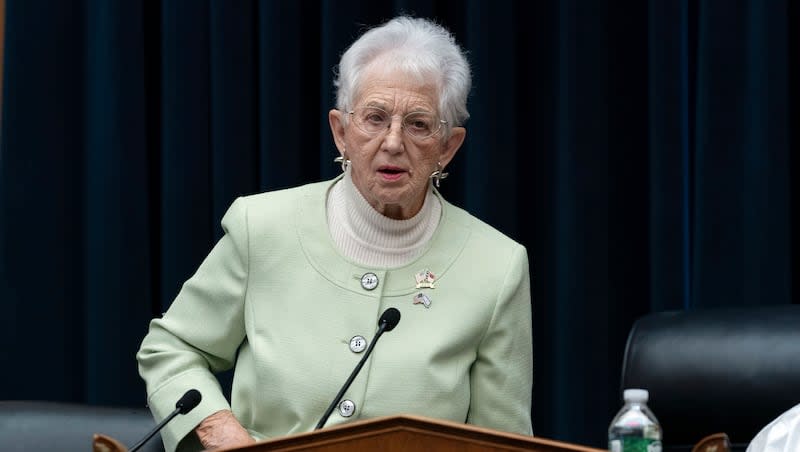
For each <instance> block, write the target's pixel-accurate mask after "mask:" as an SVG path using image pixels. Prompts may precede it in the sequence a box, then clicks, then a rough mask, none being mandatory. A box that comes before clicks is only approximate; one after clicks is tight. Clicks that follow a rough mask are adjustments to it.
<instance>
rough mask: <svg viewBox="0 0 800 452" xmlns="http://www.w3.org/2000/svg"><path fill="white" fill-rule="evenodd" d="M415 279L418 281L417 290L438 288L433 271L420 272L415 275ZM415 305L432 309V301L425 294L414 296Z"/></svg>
mask: <svg viewBox="0 0 800 452" xmlns="http://www.w3.org/2000/svg"><path fill="white" fill-rule="evenodd" d="M414 279H415V280H416V281H417V286H416V287H417V289H423V288H425V289H435V288H436V286H435V285H434V282H435V281H436V275H434V274H433V272H432V271H430V270H428V269H425V270H422V271H420V272H418V273H417V274H416V275H414ZM413 304H421V305H423V306H425V307H426V308H430V307H431V299H430V297H429V296H427V295H425V294H424V293H422V292H420V293H418V294H416V295H415V296H414V303H413Z"/></svg>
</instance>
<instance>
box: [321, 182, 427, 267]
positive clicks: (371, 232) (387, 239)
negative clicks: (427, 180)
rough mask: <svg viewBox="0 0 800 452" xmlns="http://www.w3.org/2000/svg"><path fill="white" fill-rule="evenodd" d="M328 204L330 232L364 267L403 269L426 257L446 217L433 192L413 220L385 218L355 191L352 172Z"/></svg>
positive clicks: (337, 242) (341, 249) (341, 247)
mask: <svg viewBox="0 0 800 452" xmlns="http://www.w3.org/2000/svg"><path fill="white" fill-rule="evenodd" d="M326 204H327V217H328V228H329V229H330V233H331V237H332V238H333V242H334V243H335V244H336V247H337V248H338V249H339V251H340V252H342V254H344V255H345V256H346V257H348V258H350V259H351V260H353V261H354V262H356V263H358V264H360V265H365V266H375V267H382V268H394V267H401V266H403V265H405V264H407V263H409V262H411V261H412V260H414V259H415V258H417V257H418V256H419V255H420V254H422V251H423V250H424V248H425V245H426V244H427V243H428V241H429V240H430V239H431V237H433V233H434V232H435V231H436V226H437V225H438V224H439V218H440V217H441V214H442V205H441V203H440V202H439V199H438V198H437V197H436V196H434V195H433V189H431V188H429V189H428V193H427V194H426V196H425V202H424V203H423V204H422V209H420V211H419V212H417V214H416V215H414V216H413V217H412V218H409V219H407V220H395V219H392V218H389V217H386V216H383V215H382V214H381V213H380V212H378V211H377V210H375V209H374V208H373V207H372V206H371V205H369V203H368V202H367V200H366V199H364V197H363V196H362V195H361V193H360V192H359V191H358V189H357V188H356V187H355V185H354V184H353V179H352V177H351V175H350V168H348V169H347V171H346V172H345V174H344V177H342V179H341V180H339V182H337V183H336V184H335V185H334V186H333V188H331V190H330V192H329V193H328V200H327V203H326Z"/></svg>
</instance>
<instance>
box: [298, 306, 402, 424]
mask: <svg viewBox="0 0 800 452" xmlns="http://www.w3.org/2000/svg"><path fill="white" fill-rule="evenodd" d="M386 325H387V323H386V322H381V324H380V326H379V327H378V332H377V333H375V338H374V339H372V343H371V344H369V347H367V351H366V353H364V357H363V358H361V361H359V362H358V365H357V366H356V368H355V369H353V372H352V373H351V374H350V377H349V378H348V379H347V381H345V382H344V386H342V389H340V390H339V393H338V394H336V397H334V398H333V402H331V404H330V405H329V406H328V409H327V410H325V414H323V415H322V418H321V419H320V420H319V422H318V423H317V426H316V427H314V430H319V429H321V428H322V426H323V425H325V422H327V421H328V417H329V416H330V415H331V413H332V412H333V409H334V408H336V404H338V403H339V400H340V399H341V398H342V396H344V393H345V392H346V391H347V388H349V387H350V384H351V383H353V380H355V378H356V375H358V372H359V371H360V370H361V368H362V367H364V363H365V362H366V361H367V358H369V355H370V353H372V348H373V347H375V344H377V343H378V338H379V337H381V334H383V330H384V329H386Z"/></svg>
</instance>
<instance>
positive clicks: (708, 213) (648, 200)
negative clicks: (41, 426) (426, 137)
mask: <svg viewBox="0 0 800 452" xmlns="http://www.w3.org/2000/svg"><path fill="white" fill-rule="evenodd" d="M6 8H7V10H6V30H5V33H6V34H5V63H4V69H5V76H4V78H3V96H2V102H3V106H2V132H1V133H2V136H1V137H0V140H1V141H0V143H1V147H0V303H1V304H2V308H3V309H2V316H0V366H1V367H2V372H0V399H49V400H64V401H80V402H88V403H92V404H115V405H130V406H143V405H144V403H145V394H144V386H143V384H142V382H141V381H140V379H139V377H138V374H137V370H136V362H135V359H134V354H135V352H136V350H137V348H138V345H139V343H140V341H141V339H142V337H143V335H144V334H145V332H146V329H147V324H148V321H149V319H150V318H152V317H153V316H157V315H159V314H160V313H161V312H162V311H164V310H165V309H166V308H167V307H168V306H169V304H170V302H171V300H172V298H173V297H174V296H175V294H176V293H177V291H178V290H179V288H180V286H181V284H182V283H183V281H184V280H186V279H187V278H188V277H189V276H190V275H191V274H192V273H193V272H194V270H195V269H196V267H197V266H198V265H199V263H200V262H201V260H202V259H203V257H204V256H205V255H206V253H207V252H208V251H209V250H210V249H211V247H212V245H213V243H214V242H215V241H216V240H217V239H218V238H219V237H220V235H221V228H220V226H219V221H220V219H221V216H222V214H223V212H224V211H225V209H226V208H227V206H228V205H229V204H230V203H231V201H232V200H233V199H234V198H235V197H236V196H239V195H243V194H250V193H254V192H259V191H263V190H269V189H276V188H282V187H287V186H291V185H296V184H301V183H305V182H310V181H316V180H320V179H324V178H329V177H331V176H333V175H335V174H337V172H338V167H337V166H336V165H334V164H333V163H332V158H333V157H334V156H335V155H336V151H335V148H334V146H333V144H332V140H331V137H330V132H329V130H328V126H327V119H326V113H327V111H328V109H329V108H331V107H332V106H333V102H334V99H333V94H332V92H333V91H332V83H331V80H332V75H333V73H332V68H333V66H334V65H335V64H336V62H337V60H338V56H339V55H340V53H341V52H342V51H343V50H344V49H345V47H346V45H348V44H349V43H350V42H351V41H352V40H353V39H354V38H355V37H356V36H358V34H359V33H360V32H361V31H362V30H363V27H364V26H366V25H374V24H377V23H379V22H381V21H383V20H385V19H388V18H390V17H391V16H393V15H394V14H396V13H399V12H407V13H411V14H414V15H418V16H426V17H431V18H434V19H436V20H438V21H439V22H441V23H442V24H444V25H445V26H447V27H448V28H450V29H451V30H452V31H453V32H454V33H455V35H456V37H457V39H458V41H459V42H460V43H461V44H462V45H463V46H464V48H465V49H466V50H467V51H468V53H469V58H470V60H471V63H472V66H473V69H474V90H473V93H472V96H471V99H470V111H471V113H472V117H471V119H470V120H469V122H468V123H467V129H468V137H467V141H466V144H465V145H464V148H463V149H462V150H461V152H460V153H459V155H458V156H457V157H456V160H455V161H454V163H453V164H452V165H451V166H450V168H449V170H450V174H451V177H450V178H448V179H447V180H446V181H445V183H444V184H443V186H442V191H443V193H444V194H445V196H446V197H447V198H448V199H449V200H451V201H452V202H454V203H456V204H458V205H461V206H462V207H465V208H466V209H467V210H469V211H471V212H473V213H474V214H475V215H477V216H478V217H480V218H482V219H484V220H485V221H487V222H488V223H490V224H492V225H494V226H495V227H497V228H498V229H500V230H501V231H503V232H505V233H507V234H508V235H510V236H511V237H513V238H515V239H517V240H518V241H520V242H521V243H523V244H524V245H525V246H526V247H527V248H528V252H529V257H530V260H531V273H532V282H533V288H532V291H533V293H532V295H533V312H534V329H533V335H534V344H535V345H534V348H535V349H534V363H535V365H534V367H535V371H534V381H535V382H534V404H533V407H532V410H533V416H534V418H533V419H534V421H533V422H534V433H535V434H537V435H539V436H543V437H549V438H553V439H560V440H566V441H572V442H578V443H581V444H587V445H595V446H604V445H605V441H606V429H607V427H608V423H609V421H610V419H611V417H612V416H613V414H614V412H615V411H616V410H617V409H618V407H619V405H620V391H619V388H618V381H619V375H620V368H621V359H622V353H623V349H624V345H625V339H626V337H627V334H628V331H629V328H630V326H631V324H632V322H633V321H634V320H635V319H636V318H638V317H639V316H641V315H643V314H646V313H648V312H653V311H663V310H683V309H703V308H710V307H717V306H746V305H763V304H786V303H792V302H795V303H796V302H797V300H798V298H797V295H796V292H793V290H792V276H793V275H794V276H795V277H796V276H797V270H796V268H797V265H796V264H797V261H796V258H795V256H796V255H797V253H796V252H794V251H796V250H797V244H796V242H797V237H796V234H793V232H794V231H797V230H798V219H797V216H796V213H795V212H796V211H797V209H796V207H797V201H796V198H793V197H792V196H791V195H790V194H791V193H792V189H795V191H796V189H797V184H798V182H797V180H798V177H799V174H800V173H798V165H797V158H796V157H795V156H796V155H797V151H798V139H799V138H798V132H797V130H798V124H800V122H798V115H797V111H798V107H797V105H798V103H799V102H798V101H799V100H800V99H799V98H798V86H797V84H798V82H797V80H800V78H799V77H800V71H798V60H799V59H800V58H798V54H799V53H800V49H798V42H799V41H800V35H799V34H798V28H799V27H800V7H798V4H797V3H796V2H792V1H791V0H771V1H759V0H741V1H728V0H716V1H711V0H709V1H689V0H674V1H673V0H660V1H659V0H651V1H639V0H629V1H616V2H611V1H602V0H547V1H539V2H527V1H523V0H520V1H493V2H485V1H477V0H473V1H465V2H450V1H430V0H424V1H423V0H406V1H400V0H398V1H394V2H370V1H354V0H349V1H348V0H342V1H322V2H319V3H317V2H288V1H287V2H272V1H261V2H257V1H245V0H242V1H229V0H162V1H155V0H145V1H119V2H117V1H105V0H73V1H69V2H65V1H62V0H8V1H7V2H6ZM793 151H794V152H793ZM793 236H794V237H793ZM298 334H302V332H298ZM331 396H333V394H332V395H331Z"/></svg>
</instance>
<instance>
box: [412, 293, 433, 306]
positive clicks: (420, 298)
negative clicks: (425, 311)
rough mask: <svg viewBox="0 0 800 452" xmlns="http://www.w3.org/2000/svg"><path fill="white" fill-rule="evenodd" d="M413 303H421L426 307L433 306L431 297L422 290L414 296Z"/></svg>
mask: <svg viewBox="0 0 800 452" xmlns="http://www.w3.org/2000/svg"><path fill="white" fill-rule="evenodd" d="M413 304H421V305H423V306H425V307H426V308H430V307H431V299H430V298H428V296H427V295H425V294H424V293H422V292H420V293H418V294H417V295H416V296H415V297H414V303H413Z"/></svg>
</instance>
